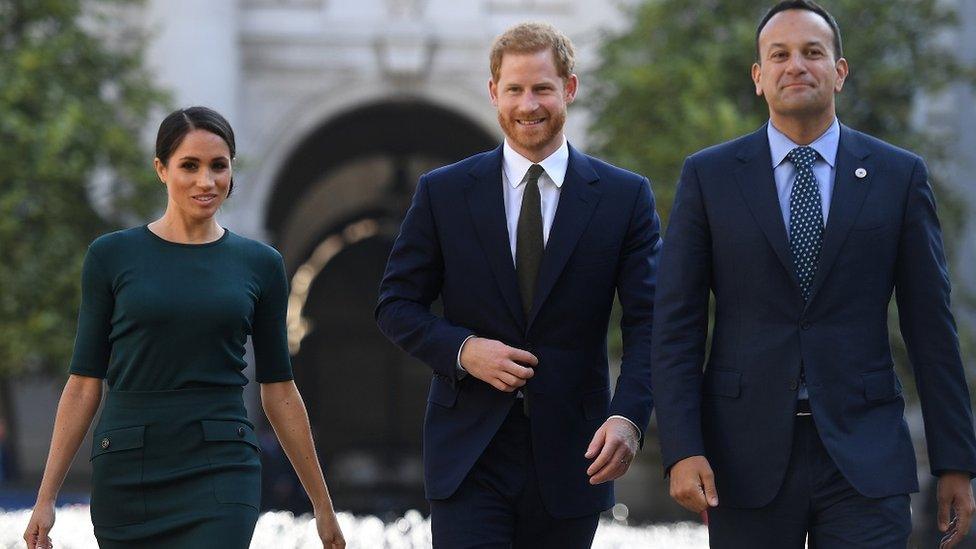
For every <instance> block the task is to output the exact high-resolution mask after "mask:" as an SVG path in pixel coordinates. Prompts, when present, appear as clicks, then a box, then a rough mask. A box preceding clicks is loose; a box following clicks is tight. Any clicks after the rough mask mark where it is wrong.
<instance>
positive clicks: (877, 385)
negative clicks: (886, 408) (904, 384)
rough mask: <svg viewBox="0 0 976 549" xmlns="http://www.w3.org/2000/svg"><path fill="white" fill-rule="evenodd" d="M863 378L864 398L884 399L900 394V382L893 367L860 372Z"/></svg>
mask: <svg viewBox="0 0 976 549" xmlns="http://www.w3.org/2000/svg"><path fill="white" fill-rule="evenodd" d="M861 377H862V378H863V379H864V398H866V399H868V400H886V399H889V398H894V397H896V396H898V395H900V394H901V384H900V383H899V382H898V378H897V376H895V371H894V370H893V369H886V370H881V371H878V372H868V373H866V374H861Z"/></svg>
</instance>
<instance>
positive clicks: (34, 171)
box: [0, 0, 163, 377]
mask: <svg viewBox="0 0 976 549" xmlns="http://www.w3.org/2000/svg"><path fill="white" fill-rule="evenodd" d="M127 3H128V2H122V1H116V2H108V3H105V2H103V3H102V4H101V5H100V8H99V9H100V10H101V11H95V8H94V6H95V4H92V3H90V2H83V1H82V0H0V377H2V376H5V375H11V374H14V373H17V372H21V371H24V370H25V369H26V370H29V371H45V370H47V371H64V370H65V368H66V361H67V360H68V358H69V356H70V353H71V347H72V343H73V339H74V331H75V326H76V317H77V312H78V303H79V280H80V267H81V262H82V259H83V257H84V254H85V250H86V248H87V245H88V243H89V242H91V240H92V239H93V238H95V237H96V236H97V235H99V234H100V233H102V232H105V231H107V230H110V229H113V228H115V226H116V224H117V223H118V221H106V220H105V219H102V217H100V216H99V215H98V214H97V213H96V211H95V210H94V209H93V207H92V201H91V200H90V194H91V192H90V187H91V185H90V182H91V181H92V178H93V176H94V175H95V174H96V173H110V174H112V175H111V176H110V179H114V180H117V181H119V182H120V183H114V184H111V185H108V186H107V187H108V193H107V195H106V196H105V198H104V202H103V204H104V206H105V210H106V211H109V212H112V214H113V216H114V217H115V219H116V220H118V219H121V218H122V217H123V216H124V214H125V213H129V214H130V215H133V214H135V215H145V214H147V213H148V212H149V211H151V210H153V209H155V208H157V207H158V206H159V205H160V202H159V200H158V199H157V198H156V197H159V196H161V193H160V192H159V189H158V188H155V187H153V188H150V185H152V181H151V179H150V178H151V174H152V172H151V169H150V163H149V159H150V158H151V154H150V153H149V152H148V151H146V150H144V148H143V147H142V146H141V145H140V134H141V132H142V131H143V128H144V127H145V122H146V119H147V116H148V114H149V112H150V110H151V109H153V108H154V107H156V106H158V105H160V104H161V102H162V100H163V96H162V95H161V94H160V92H157V91H156V90H155V89H154V88H153V86H152V85H151V84H150V79H149V77H148V75H147V74H146V73H145V72H144V71H143V69H142V68H141V44H142V41H141V40H140V39H138V38H133V37H131V36H127V37H124V38H123V39H120V40H116V42H118V43H117V44H113V43H112V40H109V39H106V37H107V36H111V33H110V32H108V31H109V30H110V28H111V24H112V23H113V19H112V18H113V15H118V14H119V13H121V12H120V10H124V9H125V8H126V6H125V5H124V4H127ZM113 10H114V11H113ZM93 29H101V30H93Z"/></svg>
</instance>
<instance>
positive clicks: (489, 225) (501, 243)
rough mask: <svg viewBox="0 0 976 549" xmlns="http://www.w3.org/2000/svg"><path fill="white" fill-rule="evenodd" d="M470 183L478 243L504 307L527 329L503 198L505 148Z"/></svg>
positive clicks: (467, 193) (484, 162)
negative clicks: (503, 156) (503, 152)
mask: <svg viewBox="0 0 976 549" xmlns="http://www.w3.org/2000/svg"><path fill="white" fill-rule="evenodd" d="M468 174H469V175H470V176H471V179H470V180H469V181H468V187H467V189H466V191H465V196H466V198H467V202H468V210H469V212H470V214H471V221H472V222H473V223H474V227H475V231H476V232H477V233H478V241H479V242H480V244H481V248H482V250H484V253H485V257H487V258H488V264H489V265H490V266H491V271H492V274H493V275H494V278H495V282H496V283H497V284H498V289H499V290H500V291H501V294H502V297H503V298H504V299H505V304H506V305H507V306H508V309H509V311H510V312H511V313H512V317H513V318H514V319H515V322H516V324H517V325H518V326H520V327H522V326H524V325H525V315H524V313H523V312H522V298H521V297H520V296H519V290H518V280H517V278H516V276H515V263H514V262H513V261H512V248H511V244H510V243H509V239H508V227H507V226H506V215H505V198H504V196H503V195H502V148H501V147H498V148H497V149H495V150H493V151H491V152H489V153H488V154H486V155H485V156H484V158H482V159H481V161H480V162H478V163H477V164H475V165H474V167H472V168H471V170H470V172H469V173H468Z"/></svg>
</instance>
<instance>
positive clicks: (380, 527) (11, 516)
mask: <svg viewBox="0 0 976 549" xmlns="http://www.w3.org/2000/svg"><path fill="white" fill-rule="evenodd" d="M28 518H30V510H26V509H25V510H19V511H9V512H0V548H4V549H8V548H9V549H14V548H18V549H22V548H23V547H24V541H23V539H21V536H22V535H23V534H24V528H25V527H26V526H27V520H28ZM339 523H340V525H341V526H342V532H343V534H344V535H345V536H346V542H347V547H348V548H349V549H414V548H424V547H430V521H428V520H425V519H424V518H423V516H422V515H421V514H420V513H419V512H417V511H408V512H407V513H406V514H405V515H404V516H403V517H402V518H400V519H398V520H396V521H393V522H391V523H384V522H383V521H381V520H380V519H378V518H376V517H371V516H367V517H356V516H353V515H351V514H349V513H340V514H339ZM51 537H52V539H53V540H54V546H55V547H56V548H59V549H61V548H63V549H97V548H98V545H97V544H96V543H95V537H94V535H93V533H92V526H91V520H90V519H89V516H88V507H87V506H81V505H75V506H69V507H62V508H60V509H58V514H57V522H55V524H54V530H53V531H52V532H51ZM317 542H318V537H317V536H316V533H315V523H314V521H312V520H310V517H309V516H307V515H305V516H300V517H295V516H293V515H292V514H291V513H288V512H278V513H265V514H263V515H261V518H260V519H259V520H258V525H257V529H256V530H255V532H254V540H253V542H252V543H251V547H252V548H254V549H261V548H265V547H269V548H274V549H305V548H320V547H321V544H317ZM707 546H708V532H707V530H706V529H705V528H704V527H703V526H701V525H698V524H692V523H678V524H671V525H661V526H644V527H633V526H624V525H622V524H617V523H612V522H603V523H601V524H600V528H599V529H598V530H597V532H596V540H595V541H594V543H593V547H594V548H597V549H632V548H641V547H666V548H668V549H697V548H703V547H707Z"/></svg>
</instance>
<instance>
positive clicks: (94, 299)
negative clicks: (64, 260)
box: [69, 247, 115, 378]
mask: <svg viewBox="0 0 976 549" xmlns="http://www.w3.org/2000/svg"><path fill="white" fill-rule="evenodd" d="M114 305H115V298H114V295H113V293H112V280H111V278H110V277H109V276H108V274H107V273H106V272H105V270H104V269H103V267H102V265H101V264H100V263H99V261H98V258H97V257H96V256H95V254H94V252H93V251H92V249H91V247H89V248H88V252H87V253H86V254H85V263H84V265H83V266H82V269H81V309H80V310H79V312H78V332H77V334H76V335H75V347H74V353H73V354H72V356H71V367H70V369H69V372H70V373H72V374H78V375H83V376H88V377H99V378H104V377H105V373H106V371H107V370H108V361H109V357H110V355H111V352H112V345H111V343H110V341H109V337H110V335H111V331H112V311H113V309H114Z"/></svg>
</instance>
